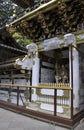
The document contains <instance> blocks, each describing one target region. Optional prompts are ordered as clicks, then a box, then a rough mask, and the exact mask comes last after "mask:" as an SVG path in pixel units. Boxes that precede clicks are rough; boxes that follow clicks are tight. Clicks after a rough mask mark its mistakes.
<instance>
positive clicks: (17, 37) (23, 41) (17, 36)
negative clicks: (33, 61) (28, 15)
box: [13, 32, 32, 46]
mask: <svg viewBox="0 0 84 130" xmlns="http://www.w3.org/2000/svg"><path fill="white" fill-rule="evenodd" d="M13 38H14V39H15V40H16V42H17V43H19V44H23V45H24V46H25V45H28V44H30V43H32V41H31V40H29V39H27V38H26V37H23V36H22V35H21V34H20V33H17V32H15V33H14V34H13Z"/></svg>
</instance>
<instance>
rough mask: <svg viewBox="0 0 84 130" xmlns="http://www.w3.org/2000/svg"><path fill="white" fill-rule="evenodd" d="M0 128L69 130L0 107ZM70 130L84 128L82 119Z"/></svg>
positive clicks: (13, 129) (9, 129) (2, 129)
mask: <svg viewBox="0 0 84 130" xmlns="http://www.w3.org/2000/svg"><path fill="white" fill-rule="evenodd" d="M0 130H69V129H67V128H64V127H60V126H58V125H55V124H50V123H47V122H43V121H40V120H37V119H34V118H31V117H27V116H24V115H21V114H18V113H14V112H12V111H9V110H5V109H2V108H0ZM72 130H84V121H81V122H80V124H79V125H78V126H77V127H76V128H74V129H72Z"/></svg>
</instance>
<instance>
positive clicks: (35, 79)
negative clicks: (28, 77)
mask: <svg viewBox="0 0 84 130" xmlns="http://www.w3.org/2000/svg"><path fill="white" fill-rule="evenodd" d="M39 68H40V59H39V58H38V57H35V58H34V65H33V67H32V86H38V84H39ZM33 90H34V92H33V94H32V100H34V101H35V100H37V95H36V89H35V88H34V89H33Z"/></svg>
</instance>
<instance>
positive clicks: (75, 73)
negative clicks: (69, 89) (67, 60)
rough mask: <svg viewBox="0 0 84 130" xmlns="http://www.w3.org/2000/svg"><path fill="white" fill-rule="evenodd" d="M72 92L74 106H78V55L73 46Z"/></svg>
mask: <svg viewBox="0 0 84 130" xmlns="http://www.w3.org/2000/svg"><path fill="white" fill-rule="evenodd" d="M73 94H74V102H73V105H74V108H79V56H78V51H77V50H76V49H75V48H73Z"/></svg>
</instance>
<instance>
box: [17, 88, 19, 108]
mask: <svg viewBox="0 0 84 130" xmlns="http://www.w3.org/2000/svg"><path fill="white" fill-rule="evenodd" d="M17 106H19V87H17Z"/></svg>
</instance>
